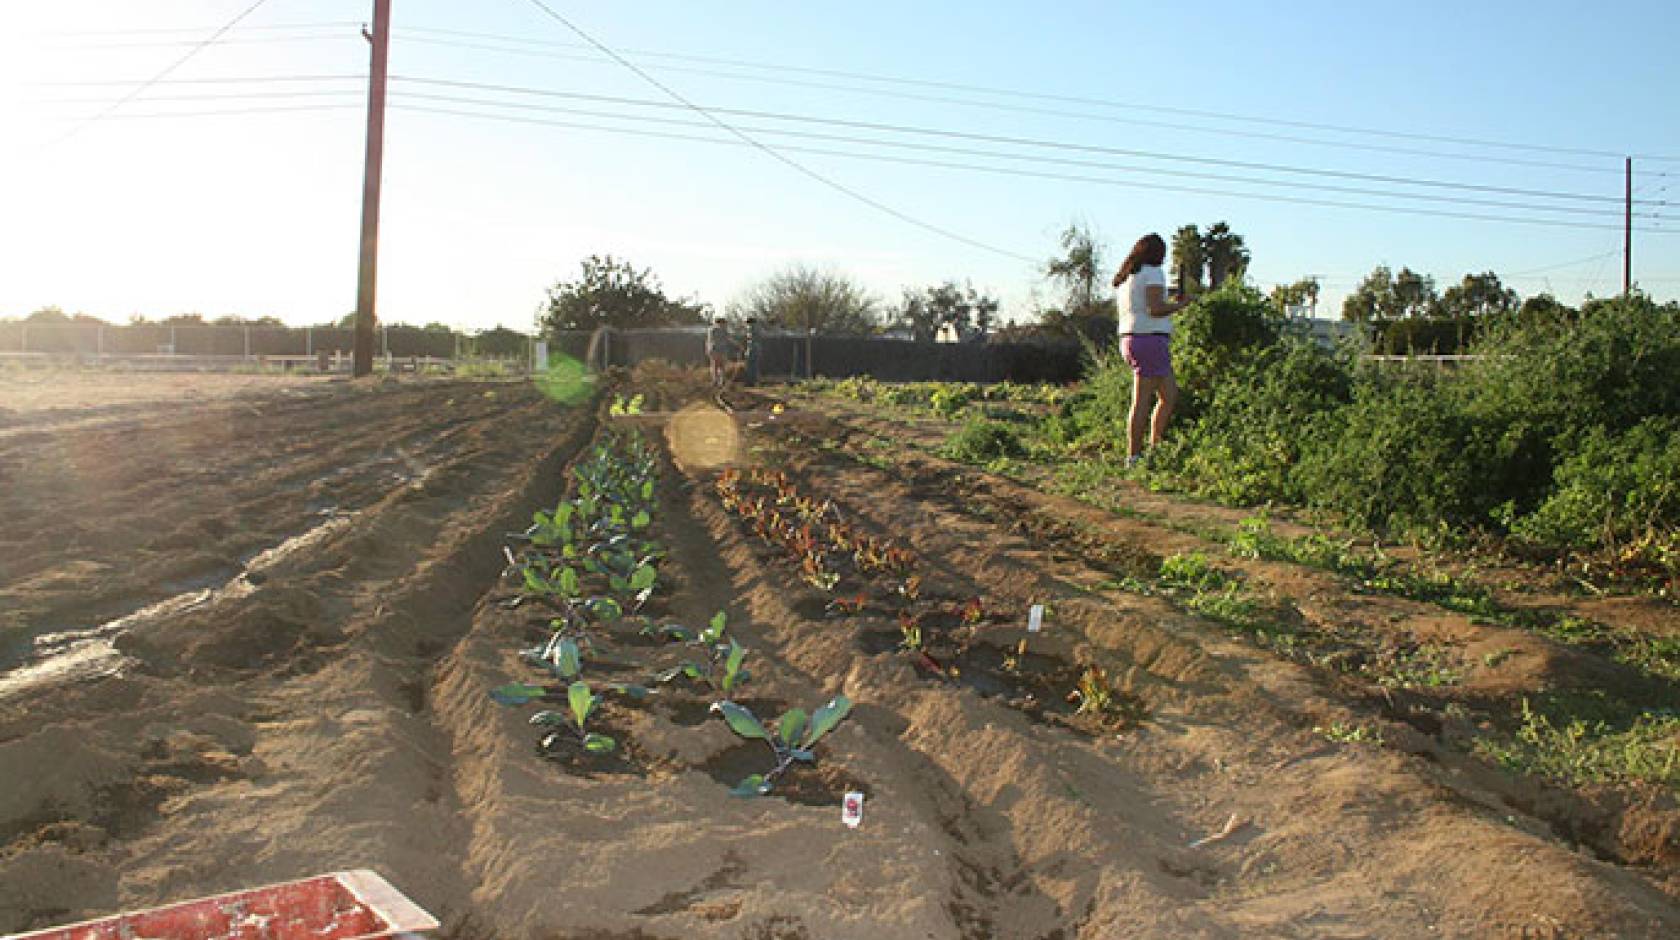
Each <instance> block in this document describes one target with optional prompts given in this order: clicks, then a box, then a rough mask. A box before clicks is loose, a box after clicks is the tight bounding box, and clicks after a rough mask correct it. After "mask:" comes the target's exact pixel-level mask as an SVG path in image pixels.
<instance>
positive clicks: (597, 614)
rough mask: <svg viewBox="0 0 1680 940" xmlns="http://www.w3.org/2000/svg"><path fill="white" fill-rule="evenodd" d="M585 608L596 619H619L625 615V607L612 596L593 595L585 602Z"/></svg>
mask: <svg viewBox="0 0 1680 940" xmlns="http://www.w3.org/2000/svg"><path fill="white" fill-rule="evenodd" d="M583 609H584V610H586V611H588V613H589V615H590V616H592V617H594V618H595V619H596V620H603V621H608V620H617V619H618V618H620V617H622V616H624V608H623V607H622V606H620V605H619V603H618V601H615V600H613V599H612V598H610V597H591V598H590V599H589V600H587V601H585V602H584V604H583Z"/></svg>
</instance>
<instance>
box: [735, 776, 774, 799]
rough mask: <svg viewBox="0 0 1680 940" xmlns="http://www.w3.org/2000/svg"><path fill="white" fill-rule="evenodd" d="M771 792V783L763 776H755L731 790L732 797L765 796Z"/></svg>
mask: <svg viewBox="0 0 1680 940" xmlns="http://www.w3.org/2000/svg"><path fill="white" fill-rule="evenodd" d="M769 792H770V781H768V780H765V779H764V775H763V774H753V775H752V776H750V777H748V778H747V779H745V780H742V781H741V782H740V783H737V784H735V786H734V787H732V788H730V790H729V795H730V796H741V797H752V796H763V795H765V794H766V793H769Z"/></svg>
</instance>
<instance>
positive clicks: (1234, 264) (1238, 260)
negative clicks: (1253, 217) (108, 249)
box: [1202, 222, 1250, 289]
mask: <svg viewBox="0 0 1680 940" xmlns="http://www.w3.org/2000/svg"><path fill="white" fill-rule="evenodd" d="M1202 250H1203V252H1204V253H1206V255H1207V263H1208V281H1209V284H1210V286H1212V287H1213V288H1215V289H1217V288H1218V287H1219V285H1221V284H1223V283H1225V281H1226V280H1228V279H1229V278H1231V277H1232V276H1234V275H1237V274H1240V273H1241V272H1242V271H1243V270H1244V269H1245V268H1247V267H1248V262H1249V258H1250V255H1249V253H1248V249H1247V248H1246V247H1244V246H1243V240H1242V236H1241V235H1238V234H1237V233H1236V232H1233V231H1231V226H1229V225H1226V224H1225V223H1224V222H1215V223H1213V225H1212V226H1210V227H1209V228H1208V230H1207V235H1206V236H1204V237H1203V238H1202Z"/></svg>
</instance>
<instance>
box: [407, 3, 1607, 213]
mask: <svg viewBox="0 0 1680 940" xmlns="http://www.w3.org/2000/svg"><path fill="white" fill-rule="evenodd" d="M531 2H533V3H536V2H539V0H531ZM391 80H392V81H398V82H411V83H414V84H423V85H439V86H445V87H451V88H467V89H472V90H476V91H499V92H508V93H513V94H525V95H533V96H541V97H550V98H567V99H573V100H580V101H596V102H603V103H611V104H624V105H633V106H638V107H649V108H664V109H669V108H675V107H678V106H677V105H673V104H669V103H667V102H663V101H649V100H647V99H642V98H625V97H621V96H616V95H594V94H585V93H582V92H569V91H558V90H554V89H545V88H531V87H525V86H518V85H499V84H492V83H488V82H465V81H453V80H448V79H435V78H421V77H418V76H404V75H393V76H391ZM684 106H685V107H688V108H691V109H694V110H702V111H705V112H706V113H708V114H710V113H713V112H715V113H717V114H728V115H731V116H735V117H754V118H765V119H768V120H777V121H790V122H796V123H804V124H825V125H832V126H837V127H850V128H854V129H859V130H873V131H884V132H888V133H896V134H912V135H918V136H928V137H946V138H954V139H960V140H971V141H977V142H984V143H993V144H1009V145H1014V146H1025V147H1040V148H1046V149H1054V150H1070V151H1078V152H1084V153H1103V154H1109V155H1114V156H1126V157H1142V158H1144V159H1149V160H1163V161H1171V162H1180V163H1196V164H1202V165H1207V166H1221V167H1229V168H1233V169H1243V170H1260V171H1264V172H1271V173H1290V174H1295V175H1298V176H1322V177H1327V178H1332V179H1348V180H1357V181H1360V182H1371V183H1389V184H1395V185H1403V186H1420V187H1430V188H1436V189H1449V190H1456V191H1463V192H1486V193H1498V194H1503V195H1512V196H1532V197H1536V198H1541V199H1569V200H1575V201H1582V202H1601V203H1606V204H1611V205H1620V204H1621V203H1622V199H1621V197H1619V196H1600V195H1593V194H1590V193H1571V192H1553V191H1549V190H1536V189H1525V188H1520V187H1512V186H1491V185H1485V184H1479V183H1462V182H1454V181H1447V180H1434V179H1420V178H1415V177H1402V176H1387V175H1383V174H1375V173H1356V172H1352V171H1346V170H1331V169H1324V168H1319V167H1300V166H1290V165H1287V164H1276V163H1259V162H1254V161H1246V160H1226V159H1220V158H1215V157H1198V156H1192V155H1188V154H1176V153H1165V152H1160V151H1149V150H1133V149H1129V148H1123V147H1108V146H1102V145H1098V144H1080V143H1073V142H1069V141H1059V140H1043V139H1036V138H1029V137H1011V136H1006V135H999V134H980V133H974V132H969V131H953V130H942V129H936V128H926V127H913V126H909V125H903V124H886V123H881V122H876V121H853V120H846V119H841V118H819V117H812V116H809V115H802V114H787V113H783V112H775V111H758V110H752V109H745V108H711V109H709V110H708V109H701V108H699V107H698V106H696V105H692V104H686V103H685V105H684Z"/></svg>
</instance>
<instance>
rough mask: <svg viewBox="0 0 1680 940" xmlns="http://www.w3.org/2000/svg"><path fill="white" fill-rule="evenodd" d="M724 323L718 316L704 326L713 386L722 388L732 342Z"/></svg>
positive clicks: (726, 373) (707, 357)
mask: <svg viewBox="0 0 1680 940" xmlns="http://www.w3.org/2000/svg"><path fill="white" fill-rule="evenodd" d="M725 323H726V321H725V320H724V319H723V317H718V318H717V319H716V320H713V321H712V325H711V326H709V327H707V328H706V359H707V361H708V362H710V363H711V365H712V387H713V388H723V383H724V378H725V377H726V376H727V375H728V372H727V371H726V368H727V365H728V362H729V349H730V346H731V345H733V344H732V343H731V342H730V341H729V330H728V329H727V328H726V327H725Z"/></svg>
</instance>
